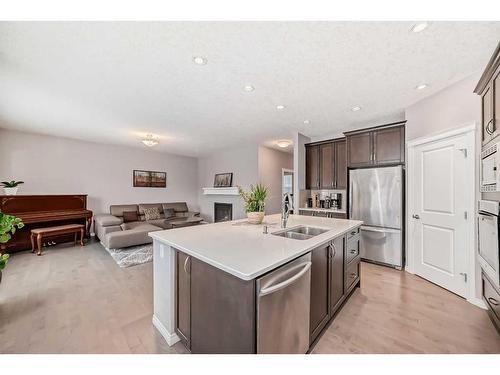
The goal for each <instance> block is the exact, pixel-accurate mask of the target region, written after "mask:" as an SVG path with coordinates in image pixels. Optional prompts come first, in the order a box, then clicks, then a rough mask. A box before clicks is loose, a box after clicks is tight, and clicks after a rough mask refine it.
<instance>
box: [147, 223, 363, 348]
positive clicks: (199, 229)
mask: <svg viewBox="0 0 500 375" xmlns="http://www.w3.org/2000/svg"><path fill="white" fill-rule="evenodd" d="M279 223H280V215H270V216H266V217H265V218H264V222H263V224H262V225H251V224H248V223H247V221H246V220H238V221H232V222H224V223H216V224H209V225H202V226H196V227H187V228H180V229H175V230H165V231H158V232H152V233H150V236H151V237H152V238H153V243H154V246H153V247H154V250H153V251H154V255H153V262H154V315H153V324H154V325H155V327H156V328H157V329H158V330H159V331H160V333H161V334H162V335H163V336H164V338H165V339H166V341H167V343H168V344H169V345H173V344H174V343H176V342H177V341H179V340H182V342H183V343H184V345H185V346H186V347H187V348H188V349H189V350H190V351H191V352H192V353H272V352H289V353H295V352H301V353H305V352H307V351H308V349H309V348H310V346H311V344H313V343H314V341H315V340H317V338H318V337H319V335H320V333H321V332H322V330H323V329H324V328H325V327H326V325H327V324H328V322H329V321H331V319H332V318H333V317H334V315H335V314H336V312H338V311H339V309H340V308H341V306H342V305H343V303H344V302H345V301H346V300H347V298H348V297H349V295H350V294H351V292H352V291H353V290H354V288H355V287H356V286H359V285H360V277H359V227H360V226H361V224H362V222H361V221H355V220H341V219H327V218H319V217H309V216H300V215H290V217H289V220H288V224H287V228H286V229H282V228H281V227H280V224H279ZM266 227H267V228H266ZM266 229H267V232H268V233H265V232H266ZM291 232H293V233H291ZM280 338H281V339H280Z"/></svg>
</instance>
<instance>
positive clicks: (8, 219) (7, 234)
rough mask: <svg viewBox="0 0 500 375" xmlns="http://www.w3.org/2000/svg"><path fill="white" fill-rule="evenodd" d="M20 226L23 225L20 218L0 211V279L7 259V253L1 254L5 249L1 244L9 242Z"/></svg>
mask: <svg viewBox="0 0 500 375" xmlns="http://www.w3.org/2000/svg"><path fill="white" fill-rule="evenodd" d="M22 227H24V224H23V222H22V220H21V219H20V218H18V217H15V216H12V215H7V214H4V213H3V212H1V211H0V281H1V280H2V270H3V269H4V268H5V265H6V264H7V260H8V259H9V255H8V254H2V252H3V250H4V249H5V245H3V244H6V243H7V242H9V240H10V239H11V238H12V235H13V234H14V233H16V230H17V229H21V228H22Z"/></svg>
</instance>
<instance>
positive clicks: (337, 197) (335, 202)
mask: <svg viewBox="0 0 500 375" xmlns="http://www.w3.org/2000/svg"><path fill="white" fill-rule="evenodd" d="M331 200H332V204H331V207H332V208H335V209H337V210H338V209H340V208H341V207H340V202H341V201H342V194H340V193H333V194H332V195H331Z"/></svg>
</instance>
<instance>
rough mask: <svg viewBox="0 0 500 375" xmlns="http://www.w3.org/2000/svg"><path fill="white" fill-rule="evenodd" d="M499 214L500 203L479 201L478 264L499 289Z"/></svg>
mask: <svg viewBox="0 0 500 375" xmlns="http://www.w3.org/2000/svg"><path fill="white" fill-rule="evenodd" d="M499 214H500V202H495V201H487V200H480V201H479V223H478V228H479V230H478V237H479V257H478V259H479V264H480V265H481V268H482V270H483V272H484V273H486V274H487V275H488V276H489V277H490V279H491V280H492V281H493V282H494V283H495V284H496V286H497V287H500V267H499V266H500V250H499V249H498V244H499V241H498V234H499V222H498V216H499Z"/></svg>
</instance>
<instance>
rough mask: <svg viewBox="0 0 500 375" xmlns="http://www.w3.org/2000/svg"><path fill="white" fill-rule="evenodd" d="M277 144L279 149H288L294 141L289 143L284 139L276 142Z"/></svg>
mask: <svg viewBox="0 0 500 375" xmlns="http://www.w3.org/2000/svg"><path fill="white" fill-rule="evenodd" d="M276 144H277V145H278V147H281V148H287V147H288V146H290V145H291V144H292V141H289V140H287V139H282V140H280V141H276Z"/></svg>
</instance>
